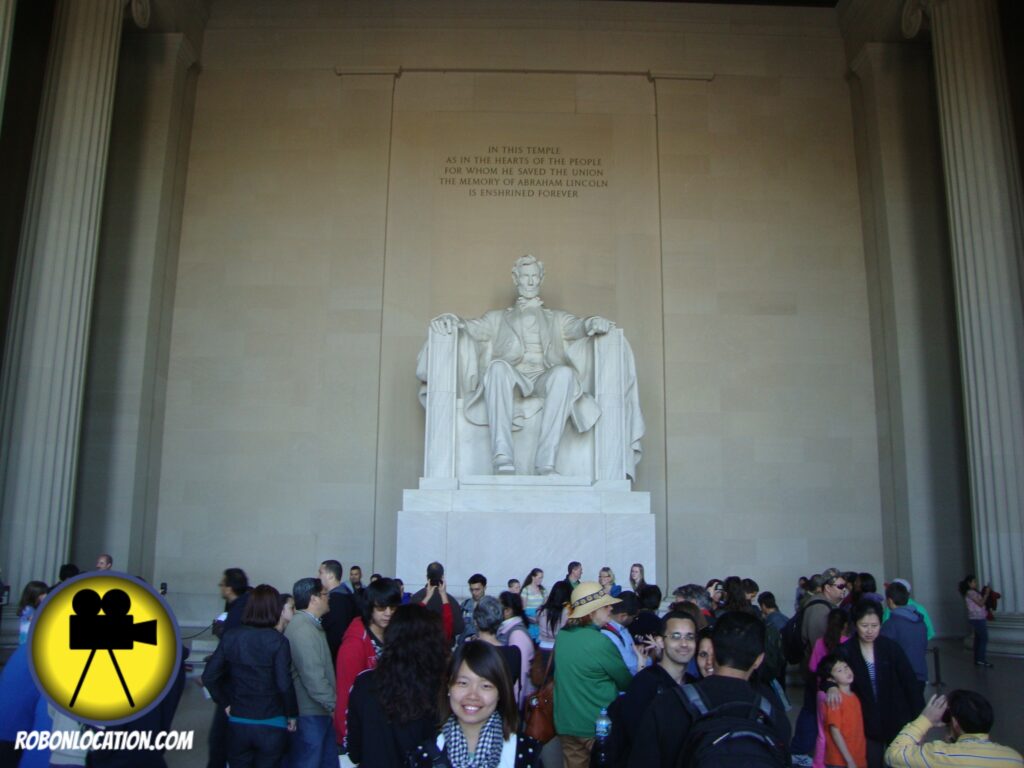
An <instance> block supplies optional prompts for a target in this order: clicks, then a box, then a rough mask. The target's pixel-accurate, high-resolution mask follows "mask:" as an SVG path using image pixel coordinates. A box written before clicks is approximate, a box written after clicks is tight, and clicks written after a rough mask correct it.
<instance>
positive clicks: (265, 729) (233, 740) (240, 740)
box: [228, 723, 288, 768]
mask: <svg viewBox="0 0 1024 768" xmlns="http://www.w3.org/2000/svg"><path fill="white" fill-rule="evenodd" d="M287 749H288V731H286V730H285V729H284V728H277V727H274V726H270V725H253V724H250V723H228V764H229V765H230V766H231V768H278V766H280V765H281V759H282V758H283V757H284V753H285V750H287Z"/></svg>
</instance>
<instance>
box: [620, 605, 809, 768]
mask: <svg viewBox="0 0 1024 768" xmlns="http://www.w3.org/2000/svg"><path fill="white" fill-rule="evenodd" d="M764 636H765V629H764V624H763V623H762V622H761V620H760V619H758V618H757V617H756V616H754V615H752V614H749V613H743V612H737V611H732V612H730V613H727V614H725V615H723V616H722V617H721V618H720V619H718V621H717V622H716V623H715V628H714V630H713V632H712V636H711V640H712V643H713V644H714V648H715V674H714V675H712V676H711V677H707V678H704V679H703V680H701V681H700V682H699V683H696V685H695V687H696V688H698V689H699V690H700V692H701V693H702V695H703V698H704V699H705V700H706V701H707V702H708V704H709V707H710V708H717V707H721V706H722V705H725V704H729V703H733V702H735V703H737V704H747V705H750V704H754V703H755V702H756V701H758V698H757V695H758V694H759V695H760V696H761V697H762V698H763V699H766V700H767V701H768V703H769V704H770V705H771V712H770V717H771V730H772V731H773V732H774V736H775V738H776V739H777V740H778V743H779V744H780V745H782V747H783V751H784V753H785V754H784V755H783V757H784V759H785V761H786V763H787V764H788V762H789V754H788V752H789V737H790V728H789V720H788V719H787V717H786V713H785V711H784V710H783V708H782V705H781V704H780V703H779V701H778V698H777V697H776V696H775V694H774V693H772V692H771V691H770V690H769V689H767V688H757V689H755V688H754V687H752V686H751V684H750V676H751V675H752V674H753V673H754V671H755V670H756V669H757V668H758V667H759V666H760V665H761V663H762V662H763V661H764ZM693 725H694V718H693V716H692V715H691V714H690V710H689V709H688V708H687V706H686V705H685V704H684V703H683V698H682V697H681V696H679V695H678V694H677V692H676V691H675V690H674V689H665V690H663V691H662V692H661V693H659V694H658V695H657V696H656V697H655V699H654V701H653V702H652V703H651V705H650V707H649V708H648V709H647V713H646V715H644V716H643V718H642V720H641V722H640V726H639V728H638V729H637V732H636V738H635V739H634V743H633V746H632V750H631V752H630V756H629V766H631V768H655V767H656V766H664V768H673V767H674V766H675V765H677V764H678V761H679V758H680V754H681V752H682V751H683V748H684V746H685V745H686V741H687V737H688V736H689V735H690V729H691V727H692V726H693Z"/></svg>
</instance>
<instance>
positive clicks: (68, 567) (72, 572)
mask: <svg viewBox="0 0 1024 768" xmlns="http://www.w3.org/2000/svg"><path fill="white" fill-rule="evenodd" d="M79 573H81V571H79V570H78V566H77V565H75V564H74V563H64V565H62V566H61V567H60V571H59V572H58V573H57V578H58V579H60V580H61V581H67V580H68V579H70V578H72V577H73V576H77V575H78V574H79Z"/></svg>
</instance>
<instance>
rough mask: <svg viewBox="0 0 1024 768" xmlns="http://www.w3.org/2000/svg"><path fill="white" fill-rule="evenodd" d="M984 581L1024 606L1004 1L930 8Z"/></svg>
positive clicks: (1021, 326)
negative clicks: (1001, 16) (1000, 6)
mask: <svg viewBox="0 0 1024 768" xmlns="http://www.w3.org/2000/svg"><path fill="white" fill-rule="evenodd" d="M931 18H932V39H933V49H934V59H935V72H936V82H937V85H938V96H939V114H940V120H941V135H942V148H943V155H944V166H945V173H946V197H947V202H948V207H949V216H950V230H951V234H952V246H953V263H954V275H955V281H956V297H957V307H958V322H959V330H960V349H961V359H962V369H963V382H964V398H965V415H966V422H967V431H968V434H967V438H968V457H969V459H968V460H969V469H970V479H971V496H972V515H973V525H974V547H975V556H976V559H977V567H978V569H979V573H978V576H979V578H980V579H982V580H984V582H986V583H991V584H992V585H993V586H994V587H995V588H996V589H997V590H998V591H1000V592H1002V594H1003V602H1002V603H1001V604H1000V607H1001V608H1003V609H1004V610H1006V611H1008V612H1013V613H1022V612H1024V537H1022V529H1024V307H1022V283H1021V258H1022V256H1024V217H1022V211H1024V207H1022V205H1024V200H1022V197H1021V180H1020V171H1019V165H1018V163H1017V151H1016V145H1015V141H1014V134H1013V125H1012V118H1011V114H1010V101H1009V93H1008V90H1007V84H1006V76H1005V68H1004V64H1003V53H1002V39H1001V37H1000V33H999V20H998V10H997V7H996V0H938V2H933V4H932V6H931Z"/></svg>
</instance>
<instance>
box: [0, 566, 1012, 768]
mask: <svg viewBox="0 0 1024 768" xmlns="http://www.w3.org/2000/svg"><path fill="white" fill-rule="evenodd" d="M111 565H112V561H111V560H110V558H109V556H107V555H104V556H101V559H100V560H98V561H97V568H98V569H99V568H101V567H104V566H105V567H106V568H110V567H111ZM343 577H344V571H343V569H342V565H341V563H339V562H338V561H336V560H326V561H324V562H322V563H320V564H319V568H318V572H317V576H316V577H312V576H310V577H305V578H301V579H299V580H298V581H296V582H295V583H294V584H293V585H292V586H291V592H290V593H287V594H285V593H281V592H279V591H278V590H277V589H275V588H274V587H273V586H270V585H267V584H260V585H258V586H256V587H255V588H250V585H249V581H248V578H247V576H246V574H245V573H244V571H242V570H241V569H238V568H229V569H227V570H225V571H224V573H223V576H222V579H221V581H220V590H221V596H222V597H223V599H224V601H225V611H224V613H223V614H222V615H221V616H219V617H218V619H217V620H216V621H215V622H214V632H215V634H217V635H218V636H219V637H220V640H219V644H218V646H217V648H216V651H215V652H214V653H213V654H212V655H211V656H210V657H209V658H208V659H207V661H206V666H205V669H204V671H203V674H202V680H201V682H202V684H203V685H204V686H205V687H206V689H207V691H208V692H209V694H210V696H211V698H212V699H213V701H214V702H215V703H216V707H215V708H214V716H213V721H212V723H211V726H210V732H209V749H210V753H209V759H208V762H207V765H208V766H209V768H222V767H223V766H227V765H230V766H231V768H244V767H245V766H268V767H269V766H281V765H283V766H290V767H291V766H294V767H295V768H306V767H307V766H308V767H309V768H335V766H338V765H339V762H340V764H341V765H342V766H346V765H361V766H369V767H371V768H385V767H387V766H399V767H401V766H424V767H426V766H452V767H453V768H513V766H520V767H525V766H540V765H541V764H542V762H541V759H542V758H541V753H542V749H543V748H544V742H546V741H550V740H552V739H554V740H557V742H558V746H559V748H560V749H559V750H558V751H560V753H561V760H562V763H563V765H564V766H565V767H566V768H584V767H585V766H628V767H630V768H657V767H659V766H664V767H665V768H674V767H675V766H711V765H733V766H739V765H742V766H773V765H776V766H788V765H808V766H811V765H813V766H817V767H818V768H830V767H834V766H840V767H841V768H843V767H845V768H877V767H880V766H883V765H890V766H945V765H963V766H975V765H986V766H995V767H996V768H998V767H999V766H1024V761H1022V759H1021V756H1020V755H1019V754H1018V753H1016V752H1015V751H1014V750H1012V749H1010V748H1008V747H1005V746H1001V745H999V744H996V743H994V742H992V741H991V740H990V739H989V738H988V732H989V730H990V729H991V726H992V722H993V719H994V716H993V712H992V708H991V706H990V705H989V703H988V702H987V701H986V700H985V699H984V697H982V696H981V695H979V694H977V693H975V692H972V691H966V690H956V691H952V692H950V693H949V694H947V695H946V696H933V697H931V699H930V700H929V701H928V702H927V703H926V702H925V695H924V694H925V685H926V681H927V679H928V666H927V655H926V654H927V650H928V641H929V640H930V639H931V637H932V636H933V635H934V629H933V626H932V623H931V618H930V617H929V615H928V612H927V610H926V609H925V608H924V607H923V606H921V605H920V604H919V603H917V602H916V601H914V600H913V599H912V597H911V586H910V584H909V582H907V581H906V580H904V579H894V580H892V581H891V582H889V583H887V584H884V585H881V587H880V586H879V585H878V583H877V582H876V581H875V579H874V577H873V576H872V575H871V574H869V573H854V572H849V573H844V572H841V571H839V570H837V569H835V568H828V569H825V570H823V571H822V572H821V573H820V574H815V575H813V576H810V577H807V578H801V579H800V581H799V585H798V587H797V591H796V594H795V596H794V601H793V613H792V616H788V615H786V613H784V612H783V610H782V609H781V608H780V605H779V600H778V599H777V598H776V596H775V595H774V594H773V593H772V592H767V591H761V590H760V587H759V585H758V584H757V583H756V582H755V581H754V580H752V579H750V578H740V577H737V576H730V577H729V578H726V579H717V578H713V579H710V580H708V581H707V582H706V583H705V584H703V585H701V584H686V585H683V586H681V587H678V588H677V589H675V590H674V591H673V592H672V595H671V596H670V597H669V598H667V599H664V598H663V593H662V590H661V589H660V588H659V587H658V586H657V585H655V584H649V583H647V581H646V578H645V573H644V569H643V565H642V564H640V563H636V564H634V565H633V566H632V568H631V569H630V574H629V580H628V581H629V583H628V588H627V587H626V586H624V585H619V584H617V583H616V579H615V574H614V572H613V571H612V570H611V569H610V568H607V567H604V568H601V569H600V570H599V572H598V580H597V581H587V580H584V578H583V566H582V564H581V563H579V562H575V561H574V562H570V563H569V564H568V566H567V568H566V574H565V576H564V577H563V578H561V579H560V580H558V581H556V582H555V583H554V584H552V585H551V586H550V588H548V587H546V586H545V584H544V572H543V571H542V570H541V569H539V568H534V569H532V570H531V571H529V573H528V574H527V576H526V577H525V578H524V579H523V580H522V582H519V581H518V580H515V579H512V580H510V581H509V582H508V583H507V585H506V586H507V587H508V588H507V589H505V590H502V591H501V592H500V593H499V594H498V595H497V596H493V595H489V594H487V588H488V582H487V578H486V576H485V575H484V574H482V573H475V574H473V575H472V576H471V577H470V578H469V581H468V584H467V588H468V590H467V591H468V595H469V596H468V597H467V598H466V599H464V600H462V601H461V602H458V601H456V600H455V599H454V598H453V597H452V596H451V595H450V594H449V591H448V584H447V580H446V576H445V571H444V567H443V565H442V564H441V563H436V562H435V563H431V564H429V565H428V566H427V569H426V581H425V584H424V586H423V588H422V589H420V590H419V591H417V592H416V593H415V594H411V595H410V594H409V593H408V592H406V591H405V588H404V585H403V584H402V583H401V581H399V580H397V579H391V578H386V577H381V576H380V575H378V574H373V575H372V576H371V577H370V578H369V580H368V582H367V583H366V584H365V585H364V584H363V581H362V571H361V570H360V569H359V567H358V566H354V567H352V568H351V569H350V570H349V573H348V578H347V580H346V579H344V578H343ZM959 588H960V592H961V594H962V595H963V599H964V604H965V607H966V610H967V616H968V619H969V621H970V624H971V627H972V629H973V632H974V659H975V663H976V664H977V665H978V666H979V667H982V668H987V667H991V666H992V665H991V664H990V663H989V661H988V658H987V656H986V645H987V643H986V641H987V628H986V626H985V622H986V620H987V618H988V616H989V615H990V614H989V611H990V610H991V609H992V607H993V603H992V600H993V595H994V593H993V592H992V590H991V589H990V588H989V587H984V588H979V583H978V580H977V579H976V578H975V577H974V576H973V575H968V576H967V577H966V578H965V579H964V580H963V581H962V582H961V584H960V585H959ZM47 591H48V587H47V585H46V584H45V583H42V582H36V581H33V582H30V583H29V584H28V585H26V586H25V589H24V591H23V594H22V598H21V601H20V603H19V615H20V617H21V621H22V627H21V629H22V632H21V642H22V643H24V642H25V638H26V636H27V634H28V630H29V628H30V627H31V622H32V619H33V616H34V614H35V613H36V612H37V611H38V609H39V606H40V605H41V604H42V603H43V601H44V600H45V596H46V594H47ZM19 651H20V656H19V653H16V654H15V656H13V657H12V659H11V660H10V661H9V662H8V664H7V665H6V666H5V668H4V670H3V677H2V678H0V723H10V724H24V722H25V717H24V713H23V712H22V711H21V709H19V708H24V706H25V704H24V702H23V701H21V700H20V699H19V696H22V698H23V691H17V690H14V689H15V688H17V687H18V686H19V685H20V686H21V687H22V688H23V687H24V679H23V678H24V677H25V675H24V674H23V673H24V670H23V669H22V667H23V666H25V660H24V649H23V648H22V649H19ZM791 665H792V666H791ZM793 668H795V669H796V670H797V671H798V676H799V677H800V678H802V681H803V689H802V690H803V693H802V702H800V703H798V704H797V705H796V706H799V708H800V710H799V714H798V716H797V718H796V723H795V727H792V728H791V726H790V717H789V716H788V714H787V712H788V711H789V710H790V709H791V708H792V706H794V705H793V704H791V703H790V700H789V698H788V696H787V692H786V682H787V671H789V670H791V669H793ZM179 695H180V693H179ZM175 703H176V700H175ZM172 713H173V709H172ZM29 722H31V717H30V720H29ZM940 725H944V726H945V727H946V739H945V740H938V741H932V742H928V741H926V736H927V733H928V731H929V730H930V729H931V728H932V727H933V726H940ZM8 740H10V741H13V735H12V734H11V732H10V727H9V726H8V725H5V726H4V727H3V730H0V743H2V742H4V741H8ZM953 742H955V747H954V746H952V744H953ZM9 746H10V745H6V746H5V747H3V748H4V749H6V751H5V752H3V753H0V757H3V758H4V759H5V760H6V759H7V758H8V757H10V760H11V762H9V764H11V765H17V764H18V763H17V759H18V756H17V755H15V754H14V753H13V752H12V750H11V749H10V748H9ZM546 754H549V755H550V754H551V750H548V751H546ZM5 764H7V763H5ZM69 764H81V765H84V764H86V762H85V758H83V760H82V762H81V763H69ZM88 764H93V763H92V762H89V763H88ZM129 764H131V763H129ZM134 764H135V765H139V766H143V765H146V766H148V765H153V766H158V765H163V764H164V763H163V758H162V757H161V756H160V755H159V754H151V755H147V756H146V757H145V758H140V759H139V760H138V761H136V762H135V763H134Z"/></svg>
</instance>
